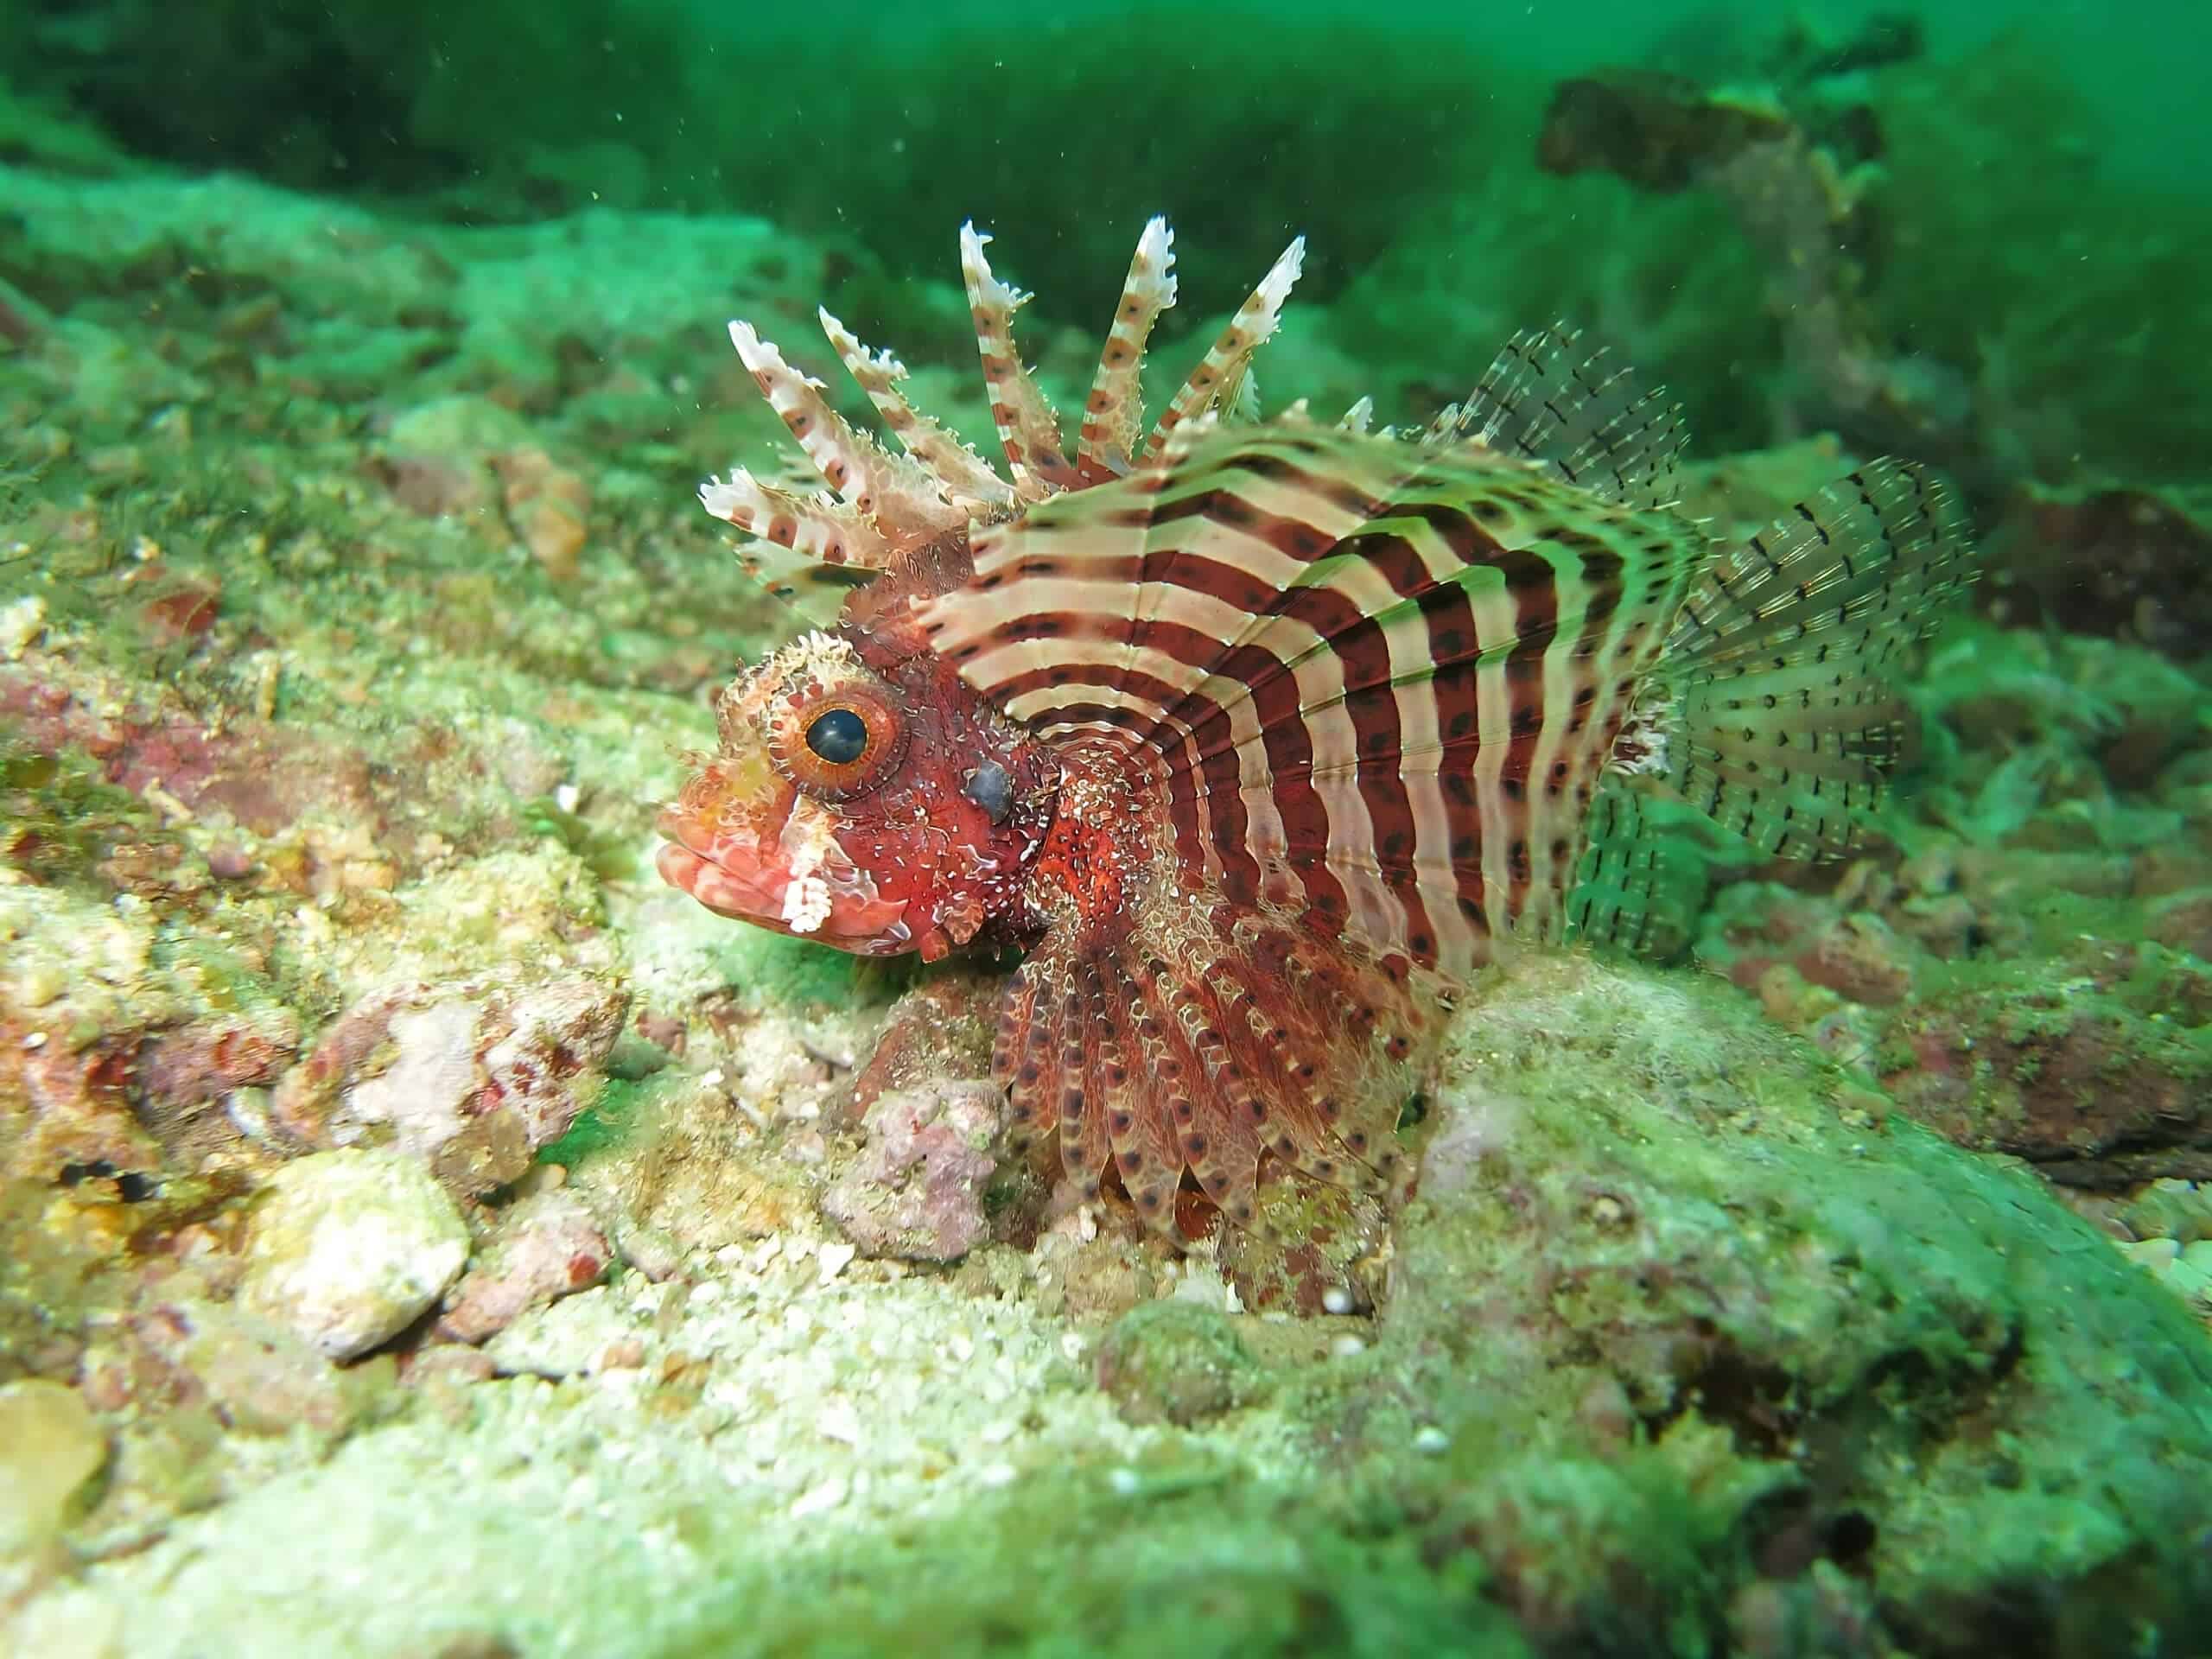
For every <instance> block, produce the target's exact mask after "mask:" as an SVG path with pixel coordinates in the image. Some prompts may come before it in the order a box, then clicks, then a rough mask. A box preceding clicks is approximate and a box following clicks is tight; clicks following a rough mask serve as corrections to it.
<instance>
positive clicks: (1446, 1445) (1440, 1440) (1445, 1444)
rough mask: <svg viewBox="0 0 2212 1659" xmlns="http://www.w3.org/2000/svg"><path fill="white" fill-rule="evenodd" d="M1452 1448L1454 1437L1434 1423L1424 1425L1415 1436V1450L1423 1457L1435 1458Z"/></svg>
mask: <svg viewBox="0 0 2212 1659" xmlns="http://www.w3.org/2000/svg"><path fill="white" fill-rule="evenodd" d="M1451 1447H1452V1437H1451V1436H1450V1435H1449V1434H1446V1433H1445V1432H1444V1431H1443V1430H1442V1429H1440V1428H1439V1427H1437V1426H1436V1425H1435V1424H1434V1423H1424V1424H1423V1425H1421V1428H1420V1429H1419V1430H1418V1431H1417V1432H1416V1433H1414V1451H1416V1452H1420V1453H1421V1455H1422V1456H1423V1457H1427V1458H1433V1457H1434V1456H1436V1455H1437V1454H1438V1453H1439V1452H1447V1451H1449V1450H1451Z"/></svg>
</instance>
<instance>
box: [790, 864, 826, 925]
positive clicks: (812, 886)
mask: <svg viewBox="0 0 2212 1659" xmlns="http://www.w3.org/2000/svg"><path fill="white" fill-rule="evenodd" d="M828 920H829V883H828V882H827V881H824V880H823V879H822V878H821V877H820V876H818V875H800V876H794V877H793V878H792V879H791V880H790V881H788V882H786V883H785V887H784V923H785V925H786V926H787V927H789V928H790V929H791V931H792V932H794V933H811V932H813V931H815V930H816V929H817V928H818V927H820V926H821V925H822V924H823V923H824V922H826V921H828Z"/></svg>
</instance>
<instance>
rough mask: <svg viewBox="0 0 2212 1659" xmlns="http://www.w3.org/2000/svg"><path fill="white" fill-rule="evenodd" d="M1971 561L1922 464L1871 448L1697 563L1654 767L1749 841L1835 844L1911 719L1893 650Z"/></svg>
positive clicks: (1956, 520) (1852, 823)
mask: <svg viewBox="0 0 2212 1659" xmlns="http://www.w3.org/2000/svg"><path fill="white" fill-rule="evenodd" d="M1976 574H1977V571H1976V566H1975V558H1974V549H1973V546H1972V544H1971V543H1969V542H1968V541H1967V537H1966V533H1965V530H1964V525H1963V522H1962V516H1961V512H1960V510H1959V507H1958V505H1957V503H1956V501H1955V499H1954V498H1953V496H1952V494H1951V492H1950V490H1949V489H1948V486H1946V485H1944V484H1943V482H1942V480H1940V479H1938V478H1936V476H1935V475H1934V474H1931V473H1929V471H1928V470H1927V469H1926V468H1925V467H1921V466H1919V465H1916V463H1913V462H1910V461H1875V462H1873V463H1872V465H1869V466H1866V467H1860V468H1859V470H1858V471H1857V472H1855V473H1853V474H1850V475H1849V476H1848V477H1847V478H1844V479H1842V480H1839V481H1838V482H1836V483H1834V484H1832V485H1830V486H1828V487H1827V488H1826V489H1824V490H1822V491H1821V493H1819V494H1818V495H1815V496H1814V497H1813V498H1812V499H1809V500H1807V501H1804V502H1802V503H1801V504H1799V505H1797V506H1796V507H1795V508H1793V509H1792V510H1791V511H1790V512H1787V513H1785V514H1783V517H1782V518H1778V519H1777V520H1776V521H1775V522H1774V523H1773V524H1770V525H1769V526H1768V527H1767V528H1766V529H1765V530H1764V531H1760V532H1759V533H1758V535H1756V536H1753V537H1750V538H1749V539H1747V540H1746V541H1745V543H1743V544H1742V545H1741V546H1739V547H1737V548H1734V549H1731V550H1726V551H1725V552H1722V553H1719V554H1718V555H1716V556H1714V557H1713V559H1712V560H1711V561H1710V562H1709V563H1707V566H1706V567H1705V569H1703V570H1702V571H1701V572H1700V575H1699V579H1698V581H1697V582H1696V583H1695V585H1694V587H1693V588H1692V590H1691V592H1690V594H1689V596H1688V599H1687V600H1686V601H1685V602H1684V603H1683V606H1682V608H1681V612H1680V613H1678V616H1677V619H1676V620H1675V626H1674V629H1673V632H1672V633H1671V634H1670V636H1669V639H1668V643H1667V648H1666V651H1665V652H1664V653H1663V654H1662V658H1661V661H1662V681H1663V686H1662V688H1655V690H1661V691H1662V695H1663V696H1666V697H1668V698H1669V699H1670V700H1671V705H1672V706H1671V709H1670V710H1669V712H1668V715H1667V716H1666V719H1667V724H1668V726H1669V728H1671V729H1669V730H1668V731H1667V733H1666V735H1665V738H1664V744H1665V749H1666V753H1665V755H1664V758H1663V761H1662V762H1656V763H1655V766H1654V769H1655V770H1657V769H1660V767H1661V766H1663V772H1664V775H1665V776H1666V777H1667V779H1668V780H1669V782H1670V783H1672V784H1673V785H1674V786H1675V788H1676V789H1677V790H1678V791H1681V795H1682V796H1683V798H1685V799H1687V800H1688V802H1690V803H1691V804H1693V805H1694V806H1696V807H1698V808H1699V809H1700V810H1703V811H1705V812H1707V813H1708V814H1710V815H1711V816H1712V817H1713V818H1714V819H1716V820H1717V821H1718V822H1719V823H1720V824H1721V825H1722V826H1723V827H1725V828H1726V829H1731V830H1733V831H1734V832H1736V833H1737V834H1738V835H1739V836H1744V837H1745V838H1746V839H1748V840H1749V841H1751V842H1752V843H1753V845H1755V846H1756V847H1757V848H1758V849H1759V850H1760V851H1761V852H1764V853H1767V854H1770V855H1781V856H1786V857H1796V858H1822V857H1832V856H1834V855H1838V854H1840V853H1842V852H1844V851H1846V850H1847V849H1849V848H1850V847H1851V846H1852V845H1853V844H1854V842H1856V840H1857V839H1858V838H1859V835H1860V834H1861V832H1862V829H1863V823H1864V819H1865V817H1866V813H1867V812H1868V811H1869V810H1872V808H1873V807H1874V806H1875V805H1876V804H1878V801H1879V799H1880V797H1881V792H1882V788H1883V785H1884V782H1885V779H1886V778H1887V776H1888V775H1889V773H1890V772H1892V771H1893V770H1894V769H1895V767H1896V766H1897V762H1898V761H1899V760H1900V759H1901V758H1902V757H1903V755H1904V752H1905V750H1906V748H1907V746H1908V744H1909V741H1910V734H1911V732H1912V729H1913V728H1912V714H1911V710H1910V708H1909V707H1908V705H1907V704H1906V702H1905V701H1904V697H1903V696H1902V695H1901V694H1900V690H1899V687H1898V683H1897V680H1898V671H1899V668H1900V666H1901V662H1900V659H1901V658H1903V656H1904V653H1905V652H1907V651H1908V650H1909V649H1910V647H1911V646H1912V645H1914V644H1916V642H1917V641H1918V640H1919V639H1922V638H1923V637H1924V636H1925V635H1926V634H1927V632H1929V629H1930V628H1931V627H1932V626H1934V624H1935V622H1936V619H1937V617H1938V615H1939V614H1940V613H1941V611H1942V608H1943V607H1944V606H1945V605H1946V604H1948V602H1949V601H1951V600H1952V599H1954V598H1955V596H1956V595H1957V594H1959V593H1961V591H1962V590H1963V589H1964V588H1966V587H1967V585H1968V584H1969V583H1971V582H1973V581H1974V577H1975V575H1976Z"/></svg>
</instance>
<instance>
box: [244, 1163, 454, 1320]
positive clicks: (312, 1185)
mask: <svg viewBox="0 0 2212 1659" xmlns="http://www.w3.org/2000/svg"><path fill="white" fill-rule="evenodd" d="M245 1255H246V1263H245V1277H244V1278H243V1280H242V1281H240V1283H239V1287H238V1300H239V1302H240V1303H241V1304H243V1305H244V1306H246V1307H248V1308H251V1310H253V1311H254V1312H256V1313H260V1314H263V1315H264V1316H265V1317H267V1318H269V1319H273V1320H275V1321H276V1322H277V1323H278V1324H280V1325H286V1326H289V1328H290V1329H291V1330H292V1331H294V1332H296V1333H297V1334H298V1335H299V1336H301V1337H302V1338H304V1339H305V1340H307V1341H308V1342H309V1343H311V1344H314V1345H315V1347H316V1348H318V1349H320V1350H321V1351H322V1352H323V1353H325V1354H327V1355H328V1356H329V1357H331V1358H333V1359H351V1358H352V1357H353V1356H354V1355H356V1354H361V1353H365V1352H367V1351H369V1350H370V1349H372V1348H373V1347H375V1346H376V1345H377V1344H379V1343H382V1342H386V1341H389V1340H390V1339H391V1338H393V1337H395V1336H397V1335H398V1334H399V1332H401V1331H403V1330H404V1329H405V1328H406V1327H407V1326H408V1325H410V1324H412V1323H413V1322H414V1321H415V1320H416V1319H417V1318H418V1317H419V1316H420V1315H421V1314H422V1313H423V1311H424V1310H425V1309H427V1308H429V1306H431V1305H432V1304H433V1303H435V1301H436V1300H438V1298H439V1296H440V1295H441V1294H443V1293H444V1291H445V1287H447V1286H448V1285H449V1284H451V1283H452V1282H453V1281H454V1279H455V1278H457V1277H458V1276H459V1275H460V1273H461V1268H462V1265H463V1264H464V1263H466V1262H467V1260H468V1228H467V1225H466V1224H464V1223H463V1222H462V1220H461V1211H459V1210H457V1209H455V1208H454V1202H453V1200H452V1198H449V1197H448V1196H447V1194H446V1192H445V1189H444V1188H443V1187H442V1186H440V1185H438V1184H437V1183H436V1182H435V1181H434V1180H432V1179H430V1175H429V1171H427V1170H425V1169H424V1168H423V1166H422V1165H420V1164H418V1163H416V1162H415V1161H414V1160H412V1159H410V1158H404V1157H402V1156H400V1155H399V1154H397V1153H391V1152H372V1151H363V1150H353V1151H346V1152H319V1153H315V1154H310V1155H309V1156H308V1157H305V1158H300V1159H296V1160H294V1161H292V1162H291V1163H289V1164H286V1165H285V1166H283V1167H282V1168H281V1169H279V1170H277V1172H276V1173H275V1174H273V1175H271V1176H270V1178H269V1186H268V1191H267V1193H266V1195H265V1196H264V1198H263V1200H262V1203H261V1206H260V1208H259V1209H258V1210H257V1211H255V1212H254V1217H253V1230H252V1234H251V1236H250V1237H249V1239H248V1240H247V1243H246V1252H245Z"/></svg>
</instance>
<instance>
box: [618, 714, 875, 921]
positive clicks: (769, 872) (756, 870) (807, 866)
mask: <svg viewBox="0 0 2212 1659" xmlns="http://www.w3.org/2000/svg"><path fill="white" fill-rule="evenodd" d="M657 827H658V829H659V831H660V833H661V834H662V835H663V836H666V837H667V838H668V844H666V845H665V846H664V847H662V849H660V852H659V855H658V859H657V860H656V862H657V864H658V868H659V870H660V874H661V877H662V879H663V880H665V881H667V882H668V883H669V885H670V886H671V887H678V888H681V889H682V890H683V892H685V893H690V895H691V896H692V897H693V898H694V899H697V900H698V901H699V902H700V903H701V904H702V905H704V906H706V907H707V908H708V909H709V910H711V911H714V912H717V913H718V914H720V915H723V916H729V917H734V918H736V919H738V920H740V921H747V922H753V923H755V924H757V925H760V926H762V927H767V928H772V929H774V930H775V931H777V932H779V933H789V934H792V935H795V936H798V937H802V938H811V939H817V940H819V941H820V942H821V943H822V944H830V945H835V946H836V947H837V948H838V949H839V950H850V951H853V952H855V954H858V955H862V956H887V955H890V954H893V953H894V952H896V951H899V950H905V949H906V948H908V944H909V940H910V938H911V935H910V933H909V931H908V930H907V929H906V926H905V925H904V924H903V923H902V922H901V920H900V918H901V917H902V916H903V915H904V914H905V912H906V903H905V901H904V900H901V899H885V898H882V897H881V896H880V895H879V894H878V893H877V891H876V887H875V882H874V878H873V877H871V876H870V875H869V874H868V873H867V872H866V871H864V870H861V869H860V868H858V867H856V866H855V864H854V863H853V861H852V860H851V859H850V858H849V857H848V856H847V855H846V853H845V851H844V849H842V847H840V846H839V845H838V844H837V840H836V818H835V817H834V814H833V809H831V808H829V807H826V806H824V805H823V804H822V803H820V802H818V801H815V800H812V799H810V798H808V797H806V796H804V795H802V794H800V793H799V792H798V791H797V790H796V789H794V788H793V787H792V786H791V784H790V783H789V782H788V781H787V780H786V779H784V778H783V777H782V776H780V775H779V773H778V772H776V770H775V768H774V767H773V766H772V765H771V764H770V763H769V761H768V760H767V757H766V755H765V754H763V753H759V752H757V751H741V752H739V753H734V754H733V753H727V752H726V753H721V754H718V755H715V756H712V757H710V758H709V759H708V760H706V761H705V763H704V764H703V765H702V766H701V767H700V769H699V770H698V771H697V772H694V773H693V774H692V776H691V777H690V779H688V780H686V782H685V784H684V785H683V789H682V791H680V792H679V793H678V794H677V798H675V799H674V800H673V801H671V802H670V803H669V804H667V805H666V806H664V807H663V808H662V809H661V810H660V816H659V817H658V820H657Z"/></svg>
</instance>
